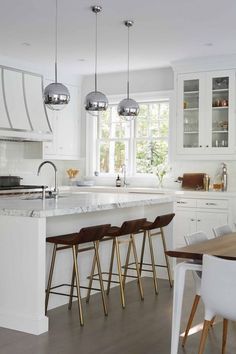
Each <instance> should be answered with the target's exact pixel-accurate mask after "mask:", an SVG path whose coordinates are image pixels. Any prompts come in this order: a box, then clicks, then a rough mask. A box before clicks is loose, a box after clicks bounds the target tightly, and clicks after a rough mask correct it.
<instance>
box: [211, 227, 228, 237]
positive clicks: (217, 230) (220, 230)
mask: <svg viewBox="0 0 236 354" xmlns="http://www.w3.org/2000/svg"><path fill="white" fill-rule="evenodd" d="M212 230H213V232H214V235H215V237H219V236H224V235H227V234H231V233H232V232H233V230H232V229H231V227H230V226H229V225H227V224H226V225H222V226H217V227H213V229H212Z"/></svg>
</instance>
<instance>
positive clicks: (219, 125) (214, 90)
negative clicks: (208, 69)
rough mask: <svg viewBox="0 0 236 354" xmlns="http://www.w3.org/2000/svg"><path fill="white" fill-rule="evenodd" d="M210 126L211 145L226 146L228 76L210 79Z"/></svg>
mask: <svg viewBox="0 0 236 354" xmlns="http://www.w3.org/2000/svg"><path fill="white" fill-rule="evenodd" d="M211 95H212V113H211V114H212V120H211V121H212V126H211V147H214V148H228V146H229V129H230V128H231V127H230V126H229V108H230V107H229V106H230V100H229V76H221V77H213V78H212V79H211Z"/></svg>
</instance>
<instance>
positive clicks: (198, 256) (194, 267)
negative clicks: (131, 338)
mask: <svg viewBox="0 0 236 354" xmlns="http://www.w3.org/2000/svg"><path fill="white" fill-rule="evenodd" d="M166 254H167V255H168V256H170V257H175V258H178V259H182V260H184V261H182V262H177V263H176V265H175V269H174V294H173V310H172V330H171V354H178V346H179V337H180V322H181V313H182V305H183V295H184V286H185V277H186V272H187V271H202V265H201V260H202V257H203V255H204V254H208V255H212V256H217V257H221V258H224V259H230V260H236V232H233V233H230V234H227V235H224V236H220V237H216V238H212V239H208V240H206V241H203V242H199V243H197V244H193V245H188V246H185V247H181V248H176V249H173V250H167V251H166Z"/></svg>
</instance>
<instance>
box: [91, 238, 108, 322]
mask: <svg viewBox="0 0 236 354" xmlns="http://www.w3.org/2000/svg"><path fill="white" fill-rule="evenodd" d="M98 246H99V241H96V242H94V251H95V257H96V263H97V268H98V276H99V282H100V288H101V294H102V303H103V309H104V313H105V316H107V315H108V312H107V304H106V296H105V291H104V286H103V279H102V271H101V264H100V258H99V252H98Z"/></svg>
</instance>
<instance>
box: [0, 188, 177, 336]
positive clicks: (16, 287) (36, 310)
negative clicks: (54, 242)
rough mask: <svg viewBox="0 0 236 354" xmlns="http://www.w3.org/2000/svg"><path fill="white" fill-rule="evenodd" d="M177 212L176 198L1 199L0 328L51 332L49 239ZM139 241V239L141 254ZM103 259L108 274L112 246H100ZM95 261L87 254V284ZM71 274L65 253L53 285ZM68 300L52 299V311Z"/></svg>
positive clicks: (168, 237)
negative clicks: (47, 301)
mask: <svg viewBox="0 0 236 354" xmlns="http://www.w3.org/2000/svg"><path fill="white" fill-rule="evenodd" d="M172 211H173V201H172V197H171V196H169V195H165V194H160V195H153V194H152V195H151V194H141V195H140V194H134V193H132V194H128V193H122V194H119V193H118V194H117V193H109V194H107V193H93V192H80V193H74V194H73V193H72V194H68V195H66V194H64V195H63V194H61V195H60V196H59V198H58V199H57V200H55V199H46V200H45V201H42V200H40V199H27V197H26V196H22V197H8V198H6V197H1V198H0V225H1V232H0V239H1V247H0V269H1V271H0V276H1V281H0V327H5V328H9V329H15V330H20V331H24V332H27V333H31V334H41V333H43V332H46V331H48V317H46V316H45V314H44V299H45V284H46V279H47V276H48V267H49V261H50V257H51V248H50V247H49V246H47V247H46V242H45V240H46V237H47V236H55V235H61V234H66V233H71V232H76V231H78V230H79V229H80V228H81V227H86V226H92V225H97V224H103V223H111V224H112V225H118V226H119V225H120V224H121V223H122V222H123V221H125V220H130V219H136V218H140V217H146V218H148V219H149V220H154V219H155V217H156V216H157V215H161V214H165V213H169V212H172ZM139 238H140V237H139V236H138V235H137V248H138V249H139V244H140V242H139V241H140V240H139ZM166 241H167V245H168V248H171V247H172V227H171V225H170V226H169V227H168V228H167V230H166ZM123 251H124V253H125V250H123ZM157 252H158V255H159V259H160V262H161V261H162V259H163V257H164V255H163V252H162V249H160V250H157ZM124 253H123V254H124ZM100 254H101V263H102V268H103V269H107V266H108V263H109V257H110V243H109V242H104V243H103V244H102V245H101V247H100ZM91 259H92V256H91V257H89V256H88V255H87V254H85V255H84V257H83V255H82V256H81V257H80V261H79V266H80V270H81V284H82V285H83V282H86V276H87V275H88V274H89V272H90V266H91ZM71 271H72V259H71V254H70V252H69V250H65V252H61V254H60V255H59V257H58V259H57V264H56V269H55V273H54V279H53V284H55V283H58V282H59V283H62V282H67V283H68V281H69V279H70V277H71ZM159 274H160V275H161V276H162V274H161V273H159ZM82 295H83V293H82ZM67 301H68V299H67V298H64V297H60V296H57V297H53V296H52V297H51V299H50V304H49V308H54V307H57V306H61V305H63V304H65V303H66V302H67ZM75 310H76V311H77V308H76V309H75Z"/></svg>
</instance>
